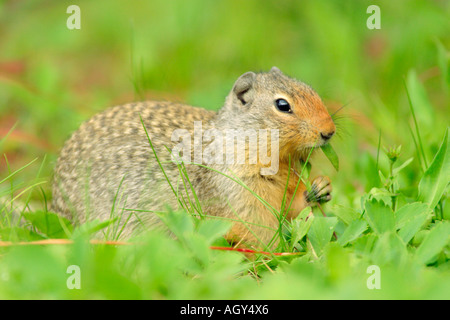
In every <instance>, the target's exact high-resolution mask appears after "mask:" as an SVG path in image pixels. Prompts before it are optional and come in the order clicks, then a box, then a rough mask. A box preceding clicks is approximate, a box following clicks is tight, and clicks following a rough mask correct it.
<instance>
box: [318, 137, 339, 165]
mask: <svg viewBox="0 0 450 320" xmlns="http://www.w3.org/2000/svg"><path fill="white" fill-rule="evenodd" d="M320 148H321V149H322V151H323V153H324V154H325V156H326V157H327V158H328V160H330V162H331V164H332V165H333V167H334V168H335V169H336V171H339V158H338V156H337V154H336V151H334V149H333V147H332V146H331V144H329V143H327V144H325V145H323V146H321V147H320Z"/></svg>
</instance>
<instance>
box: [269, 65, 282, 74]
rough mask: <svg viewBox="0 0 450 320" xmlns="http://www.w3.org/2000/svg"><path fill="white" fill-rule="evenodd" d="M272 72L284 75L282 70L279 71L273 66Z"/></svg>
mask: <svg viewBox="0 0 450 320" xmlns="http://www.w3.org/2000/svg"><path fill="white" fill-rule="evenodd" d="M270 72H274V73H283V72H281V70H280V69H278V68H277V67H275V66H273V67H272V69H270Z"/></svg>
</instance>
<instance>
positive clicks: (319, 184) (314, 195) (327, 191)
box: [305, 176, 332, 203]
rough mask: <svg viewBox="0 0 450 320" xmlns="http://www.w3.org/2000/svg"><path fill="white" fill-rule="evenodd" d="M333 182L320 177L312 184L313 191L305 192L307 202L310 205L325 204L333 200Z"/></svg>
mask: <svg viewBox="0 0 450 320" xmlns="http://www.w3.org/2000/svg"><path fill="white" fill-rule="evenodd" d="M331 191H332V187H331V180H330V178H328V177H326V176H318V177H317V178H315V179H314V180H313V182H312V184H311V190H310V191H309V192H308V191H305V197H306V201H307V202H309V203H314V202H319V203H324V202H328V201H330V200H331Z"/></svg>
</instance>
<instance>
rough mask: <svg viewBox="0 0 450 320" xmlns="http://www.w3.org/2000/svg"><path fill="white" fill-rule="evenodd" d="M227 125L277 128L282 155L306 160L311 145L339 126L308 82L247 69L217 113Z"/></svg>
mask: <svg viewBox="0 0 450 320" xmlns="http://www.w3.org/2000/svg"><path fill="white" fill-rule="evenodd" d="M217 124H218V125H220V126H222V125H223V126H222V127H227V128H245V129H248V128H253V129H278V131H279V152H280V154H279V156H280V160H281V161H286V162H287V161H288V159H289V156H290V157H291V158H293V159H294V160H295V159H303V160H305V158H306V156H307V155H308V154H309V151H310V150H311V148H314V147H320V146H321V145H324V144H325V143H327V142H328V141H329V140H330V138H331V137H332V136H333V135H334V133H335V131H336V127H335V125H334V122H333V119H332V118H331V116H330V114H329V113H328V111H327V109H326V107H325V106H324V104H323V102H322V100H321V99H320V97H319V95H318V94H317V93H316V92H315V91H314V90H313V89H312V88H311V87H310V86H308V85H306V84H305V83H303V82H301V81H298V80H296V79H293V78H291V77H288V76H286V75H284V74H283V73H282V72H281V71H280V69H278V68H277V67H272V69H271V70H270V71H269V72H263V73H254V72H246V73H244V74H243V75H241V76H240V77H239V78H238V79H237V80H236V82H235V84H234V86H233V89H232V90H231V92H230V93H229V95H228V96H227V98H226V101H225V105H224V107H223V108H222V109H221V110H220V111H219V114H218V122H217Z"/></svg>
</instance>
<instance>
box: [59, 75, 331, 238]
mask: <svg viewBox="0 0 450 320" xmlns="http://www.w3.org/2000/svg"><path fill="white" fill-rule="evenodd" d="M278 98H283V99H286V100H287V101H288V102H289V103H290V105H291V106H292V111H293V112H292V113H291V114H286V113H282V112H280V111H279V110H277V109H276V107H275V104H274V101H275V100H276V99H278ZM140 117H142V120H143V122H144V125H145V127H146V129H147V131H148V133H149V135H150V137H151V141H152V143H153V145H154V147H155V150H156V152H157V154H158V157H159V159H160V161H161V162H162V163H163V166H164V169H165V172H166V174H167V175H168V178H169V180H170V181H171V182H172V185H173V186H175V187H177V185H178V184H180V183H181V182H180V175H179V171H178V169H177V167H176V165H175V164H174V163H172V162H170V153H169V151H167V149H166V147H167V148H169V149H172V148H173V146H174V142H172V141H171V136H172V132H173V130H175V129H187V130H188V131H189V132H191V133H192V132H193V128H194V121H202V128H203V130H206V129H210V128H216V129H218V130H224V129H249V128H252V129H278V130H279V136H280V145H279V153H278V157H279V170H278V172H277V174H275V175H271V176H263V175H261V174H260V170H261V168H262V167H264V166H263V165H262V164H260V163H259V162H258V163H257V164H248V163H246V164H208V165H209V166H210V167H212V168H214V169H215V170H218V171H221V172H224V173H226V174H231V173H232V174H233V175H235V176H236V177H237V178H239V179H240V180H241V181H242V182H244V183H245V184H246V185H247V186H248V187H249V188H250V189H251V190H253V191H254V192H255V193H256V194H258V195H259V196H261V197H262V198H263V199H265V200H266V201H267V202H268V203H269V204H270V205H271V206H273V207H274V208H275V209H276V210H280V209H281V207H282V199H283V193H284V190H285V187H286V181H287V176H288V174H289V172H290V178H289V185H288V194H287V201H290V200H291V199H292V197H294V201H293V206H292V208H291V211H290V212H288V213H287V217H288V218H293V217H295V216H296V215H297V214H298V213H299V212H300V211H301V210H302V209H303V208H304V207H305V206H307V205H311V203H308V201H307V196H308V195H307V194H306V192H305V191H306V190H305V189H306V188H305V186H304V185H303V184H300V187H299V189H298V191H297V193H296V194H295V195H294V189H295V186H296V184H297V181H298V180H297V176H296V175H295V172H294V171H293V170H292V169H293V168H294V164H295V163H298V161H300V160H301V159H304V158H305V156H306V155H307V154H308V152H309V151H310V150H311V148H312V147H314V145H315V146H316V147H317V146H320V145H321V144H323V143H325V141H323V139H322V138H321V136H320V133H321V132H325V133H334V131H335V126H334V123H333V121H332V119H331V117H330V115H329V114H328V112H327V110H326V108H325V107H324V105H323V103H322V101H321V99H320V97H319V96H318V95H317V93H315V92H314V91H313V90H312V89H311V88H310V87H309V86H308V85H306V84H304V83H302V82H300V81H298V80H295V79H292V78H290V77H287V76H286V75H284V74H283V73H282V72H281V71H280V70H279V69H277V68H275V67H274V68H272V69H271V71H270V72H266V73H252V72H250V73H246V74H244V75H243V76H241V77H240V78H239V79H238V80H237V81H236V84H235V85H234V87H233V89H232V90H231V92H230V94H229V95H228V96H227V98H226V101H225V104H224V106H223V108H222V109H220V110H219V111H218V112H213V111H207V110H204V109H201V108H195V107H191V106H188V105H184V104H179V103H173V102H155V101H148V102H137V103H131V104H126V105H120V106H115V107H112V108H110V109H107V110H106V111H104V112H102V113H100V114H97V115H95V116H94V117H93V118H91V119H90V120H89V121H87V122H85V123H84V124H82V125H81V127H80V128H79V129H78V130H77V131H76V132H75V133H74V134H73V135H72V137H71V138H70V139H69V140H68V141H67V142H66V143H65V145H64V147H63V149H62V151H61V154H60V157H59V159H58V162H57V164H56V167H55V175H54V186H53V202H52V210H54V211H56V212H58V213H60V214H62V215H64V216H66V217H69V218H71V219H73V220H75V221H78V222H84V221H86V219H94V218H96V219H97V218H98V219H108V218H110V217H111V216H120V215H121V214H122V213H123V215H122V217H123V220H126V219H127V218H128V215H129V214H130V213H133V211H132V210H131V209H139V210H137V211H135V212H134V214H132V216H131V218H130V220H129V222H128V223H127V225H126V227H125V229H124V230H125V231H124V232H123V233H122V235H121V238H128V237H130V236H131V235H132V234H133V233H134V231H137V230H139V228H141V227H142V226H145V227H157V226H159V225H161V223H160V220H159V218H158V216H157V215H156V214H154V213H151V212H145V211H146V210H147V211H157V212H163V211H165V210H166V208H167V207H166V206H167V205H169V206H170V207H172V208H174V209H176V208H178V207H179V203H178V201H177V198H176V197H175V195H174V194H173V192H172V190H171V189H170V186H169V184H168V183H167V181H166V179H165V177H164V175H163V173H162V172H161V170H160V168H159V165H158V163H157V161H156V159H155V157H154V154H153V151H152V149H151V148H150V146H149V141H148V139H147V137H146V134H145V131H144V128H143V126H142V123H141V118H140ZM192 136H193V134H192ZM207 145H208V144H207V143H206V142H204V143H203V148H205V147H206V146H207ZM269 152H277V150H269ZM289 157H290V158H291V164H292V165H291V168H289V166H288V163H289ZM186 169H187V172H188V175H189V179H190V181H191V182H192V184H193V186H194V189H195V192H196V194H197V196H198V197H199V200H200V201H201V203H202V208H203V212H204V213H205V214H207V215H212V216H220V217H226V218H232V219H235V220H236V219H242V220H243V221H246V222H247V224H246V225H244V224H242V223H235V224H234V225H233V227H232V229H231V231H230V232H229V234H228V238H229V240H232V241H234V242H241V243H247V244H251V245H256V246H258V247H262V246H263V245H262V244H261V243H260V242H259V241H258V240H257V239H256V238H258V239H259V240H261V241H262V242H263V243H265V244H267V243H268V242H269V241H270V239H271V238H272V236H273V234H274V231H273V230H276V229H277V227H278V221H277V219H276V218H275V217H274V215H273V214H272V213H271V212H269V210H268V209H267V208H266V207H265V206H264V205H263V204H262V203H261V202H260V201H259V200H258V199H257V198H256V197H254V196H253V195H252V194H251V193H250V192H249V191H248V190H245V189H244V188H243V187H241V186H239V185H238V184H237V183H236V182H234V181H232V180H230V179H229V178H227V177H225V176H223V175H221V174H218V173H216V172H214V171H211V170H209V169H207V168H204V167H200V166H197V165H189V164H186ZM327 179H328V178H327ZM321 181H329V179H328V180H326V179H325V180H324V179H322V180H321ZM183 189H184V187H182V186H181V185H180V186H179V190H183ZM320 190H322V191H320ZM320 190H319V194H318V196H321V194H320V192H322V193H323V194H325V193H326V194H328V195H329V193H330V192H331V185H330V184H329V183H328V184H326V185H325V184H324V185H323V186H322V187H321V189H320ZM325 198H326V199H327V200H329V198H330V197H324V196H322V199H325ZM124 209H127V210H124ZM142 210H143V211H142ZM236 215H237V216H238V218H237V217H236ZM137 217H139V218H137ZM257 225H263V226H267V227H268V228H271V229H267V228H263V227H259V226H257ZM248 227H250V228H251V229H252V232H249V230H248ZM255 235H256V237H255Z"/></svg>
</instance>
